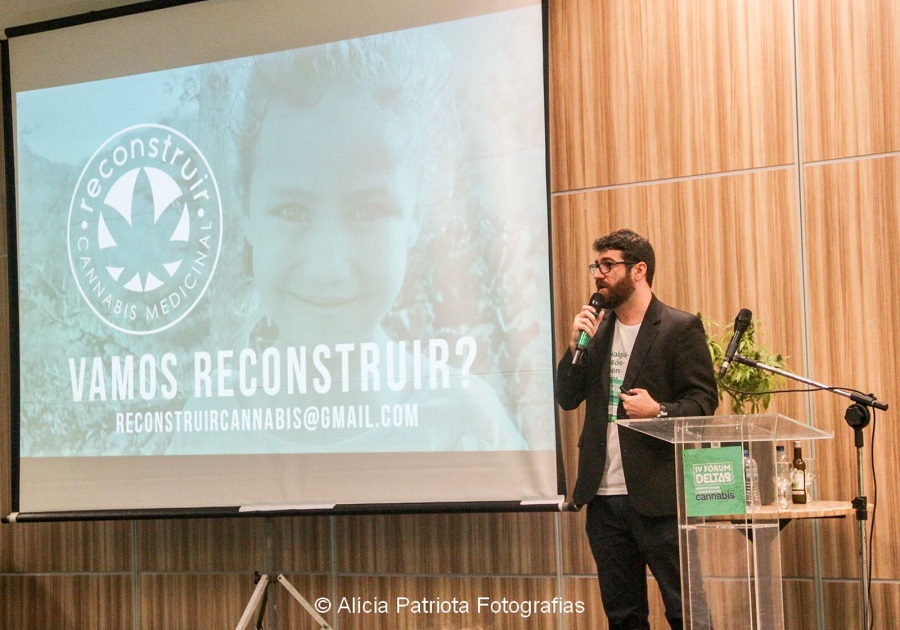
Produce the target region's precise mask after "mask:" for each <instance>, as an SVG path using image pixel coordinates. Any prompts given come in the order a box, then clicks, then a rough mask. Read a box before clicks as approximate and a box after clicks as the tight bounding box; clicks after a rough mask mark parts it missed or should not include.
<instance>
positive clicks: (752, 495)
mask: <svg viewBox="0 0 900 630" xmlns="http://www.w3.org/2000/svg"><path fill="white" fill-rule="evenodd" d="M744 497H746V501H747V507H759V506H760V505H761V504H762V501H761V500H760V498H759V468H757V466H756V460H755V459H753V458H752V457H750V451H749V450H747V449H744Z"/></svg>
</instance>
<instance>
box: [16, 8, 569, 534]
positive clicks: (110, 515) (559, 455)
mask: <svg viewBox="0 0 900 630" xmlns="http://www.w3.org/2000/svg"><path fill="white" fill-rule="evenodd" d="M207 1H208V0H165V1H159V0H150V1H148V2H140V3H137V4H130V5H124V6H120V7H115V8H111V9H104V10H101V11H91V12H87V13H83V14H78V15H73V16H70V17H65V18H59V19H54V20H48V21H43V22H38V23H34V24H27V25H22V26H16V27H11V28H7V29H6V30H5V33H6V35H7V37H8V38H14V37H19V36H25V35H30V34H36V33H42V32H46V31H53V30H57V29H64V28H67V27H71V26H78V25H83V24H90V23H93V22H100V21H106V20H114V19H116V18H119V17H123V16H129V15H135V14H140V13H146V12H152V11H159V10H166V9H169V8H173V7H179V6H183V5H188V4H198V3H204V2H207ZM540 4H541V15H542V46H543V51H542V57H543V98H544V103H543V119H544V135H545V138H544V151H545V156H544V158H545V159H544V163H545V178H546V193H547V199H546V208H547V216H546V221H547V245H548V255H549V263H550V264H549V266H548V269H547V273H548V277H549V287H550V296H549V303H550V314H549V315H550V319H551V321H550V339H551V346H552V347H551V348H550V356H551V357H552V361H553V365H552V366H548V367H550V369H552V372H553V374H554V376H555V371H556V370H555V368H556V362H557V352H556V336H555V332H556V331H555V326H554V322H553V321H552V320H553V316H554V312H555V311H554V291H553V273H552V269H553V264H552V261H553V242H552V229H551V215H552V213H551V198H552V193H551V171H550V155H551V152H550V141H551V137H550V111H549V110H550V95H549V59H548V56H549V34H548V32H549V28H548V14H549V8H548V0H541V3H540ZM0 53H2V75H3V76H2V90H3V93H2V98H3V109H4V112H5V115H4V123H3V135H4V142H3V144H4V161H5V184H6V191H5V192H6V220H7V251H8V287H7V288H8V295H9V298H8V307H9V344H10V354H9V360H10V404H11V406H10V410H11V432H10V435H11V440H10V451H11V453H10V454H11V458H10V462H11V466H10V475H11V478H10V483H11V499H12V501H11V505H12V512H11V514H9V515H6V516H4V517H3V521H4V522H28V521H53V520H115V519H145V518H194V517H220V516H259V515H266V516H271V515H296V514H310V515H321V514H391V513H435V512H441V513H443V512H512V511H515V512H519V511H557V510H561V509H571V505H570V504H566V503H565V502H564V501H563V499H564V497H565V496H566V494H567V484H566V478H565V466H564V461H563V447H562V437H561V426H560V412H559V409H558V406H556V405H554V407H553V413H554V417H553V425H554V432H555V442H556V470H557V492H558V495H559V500H555V501H549V500H547V501H535V502H529V501H474V502H473V501H453V502H443V501H442V502H413V503H409V502H395V503H347V504H334V505H327V506H326V505H310V506H285V507H283V508H278V507H275V508H265V509H260V508H256V509H246V508H243V507H242V506H238V505H233V506H216V507H198V508H159V509H146V508H140V509H115V510H74V511H66V510H60V511H53V512H19V507H20V484H21V464H22V462H21V460H20V445H21V432H20V419H21V407H20V406H21V399H20V380H19V362H20V344H19V284H18V283H19V280H18V276H19V274H18V221H17V217H18V208H17V199H16V186H17V184H16V172H15V159H16V156H15V146H14V143H15V135H14V134H15V130H14V128H13V116H12V111H13V110H12V98H13V95H12V86H11V71H10V58H9V55H10V50H9V42H8V40H0Z"/></svg>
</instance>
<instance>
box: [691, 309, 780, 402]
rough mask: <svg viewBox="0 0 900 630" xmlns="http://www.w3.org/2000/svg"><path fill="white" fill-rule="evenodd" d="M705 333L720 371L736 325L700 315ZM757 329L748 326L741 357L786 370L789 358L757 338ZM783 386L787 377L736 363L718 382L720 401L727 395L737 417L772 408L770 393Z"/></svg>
mask: <svg viewBox="0 0 900 630" xmlns="http://www.w3.org/2000/svg"><path fill="white" fill-rule="evenodd" d="M697 316H698V317H700V320H701V321H702V322H703V327H704V329H705V330H706V345H707V347H708V348H709V354H710V356H711V357H712V361H713V365H714V366H715V368H716V369H717V370H718V368H719V366H720V365H722V361H723V360H724V358H725V348H727V347H728V342H729V341H730V340H731V336H732V332H733V331H732V328H733V327H734V326H733V325H728V326H723V325H721V324H717V323H715V322H710V321H708V320H706V319H704V318H703V316H702V315H701V314H700V313H698V314H697ZM757 333H758V328H757V327H756V326H755V325H754V324H752V323H751V324H750V326H748V327H747V331H746V332H745V333H744V336H743V337H741V341H740V343H739V345H738V354H740V355H742V356H745V357H747V358H748V359H753V360H755V361H760V362H762V363H765V364H766V365H770V366H772V367H775V368H779V369H786V366H787V362H786V357H783V356H781V355H780V354H772V352H771V351H770V350H769V349H768V348H766V347H765V346H764V345H763V344H762V343H761V342H760V341H759V340H758V339H757ZM783 383H784V377H783V376H780V375H778V374H775V373H774V372H769V371H767V370H762V369H760V368H754V367H750V366H749V365H744V364H743V363H738V362H737V361H734V362H732V363H731V365H730V366H729V367H728V371H727V372H726V373H725V376H724V377H723V378H722V379H721V380H720V381H719V400H720V401H724V400H725V395H726V394H727V395H728V397H729V398H730V399H731V411H732V413H735V414H744V413H761V412H764V411H765V410H766V409H768V407H769V403H770V402H771V399H772V395H771V393H770V392H772V391H773V390H776V389H778V388H779V387H780V386H781V385H782V384H783Z"/></svg>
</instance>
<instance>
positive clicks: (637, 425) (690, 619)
mask: <svg viewBox="0 0 900 630" xmlns="http://www.w3.org/2000/svg"><path fill="white" fill-rule="evenodd" d="M617 422H618V424H619V425H621V426H623V427H628V428H629V429H632V430H635V431H639V432H641V433H644V434H646V435H650V436H653V437H655V438H658V439H660V440H664V441H666V442H671V443H672V444H673V445H674V448H675V456H676V474H677V476H678V480H677V488H678V526H679V543H680V551H681V591H682V606H683V608H684V628H685V629H686V630H687V629H690V630H701V629H703V630H705V629H706V628H715V629H716V630H731V629H741V630H784V627H785V625H784V607H783V603H782V588H781V547H780V542H779V531H780V520H781V518H782V516H781V511H782V510H781V509H780V508H779V507H778V505H777V501H776V493H775V446H776V444H777V443H779V442H782V443H787V446H788V448H787V452H788V453H791V445H790V442H792V441H795V440H801V441H805V440H819V439H823V438H831V437H832V434H831V433H828V432H825V431H821V430H819V429H816V428H815V427H812V426H810V425H807V424H803V423H802V422H798V421H796V420H792V419H791V418H788V417H786V416H783V415H780V414H758V415H740V416H735V415H732V416H704V417H688V418H650V419H646V420H627V419H626V420H618V421H617ZM744 450H747V451H749V454H750V458H751V459H752V460H754V461H755V462H756V467H757V468H758V470H759V474H758V480H759V481H758V484H759V488H758V489H759V495H760V500H759V503H758V504H756V503H754V501H752V500H750V499H748V498H747V496H746V494H747V491H746V490H745V488H746V487H747V486H745V479H744V462H745V458H744ZM805 450H806V451H807V452H809V451H808V449H805ZM752 494H753V493H752V492H751V495H752ZM784 517H785V518H787V514H785V515H784Z"/></svg>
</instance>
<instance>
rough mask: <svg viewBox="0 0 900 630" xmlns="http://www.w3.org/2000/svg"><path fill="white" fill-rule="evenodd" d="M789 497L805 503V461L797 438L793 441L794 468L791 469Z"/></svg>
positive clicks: (795, 501) (794, 500) (796, 501)
mask: <svg viewBox="0 0 900 630" xmlns="http://www.w3.org/2000/svg"><path fill="white" fill-rule="evenodd" d="M791 499H792V500H793V502H794V503H806V499H807V496H806V462H804V461H803V447H802V445H801V443H800V441H799V440H797V441H795V442H794V468H793V470H792V471H791Z"/></svg>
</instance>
